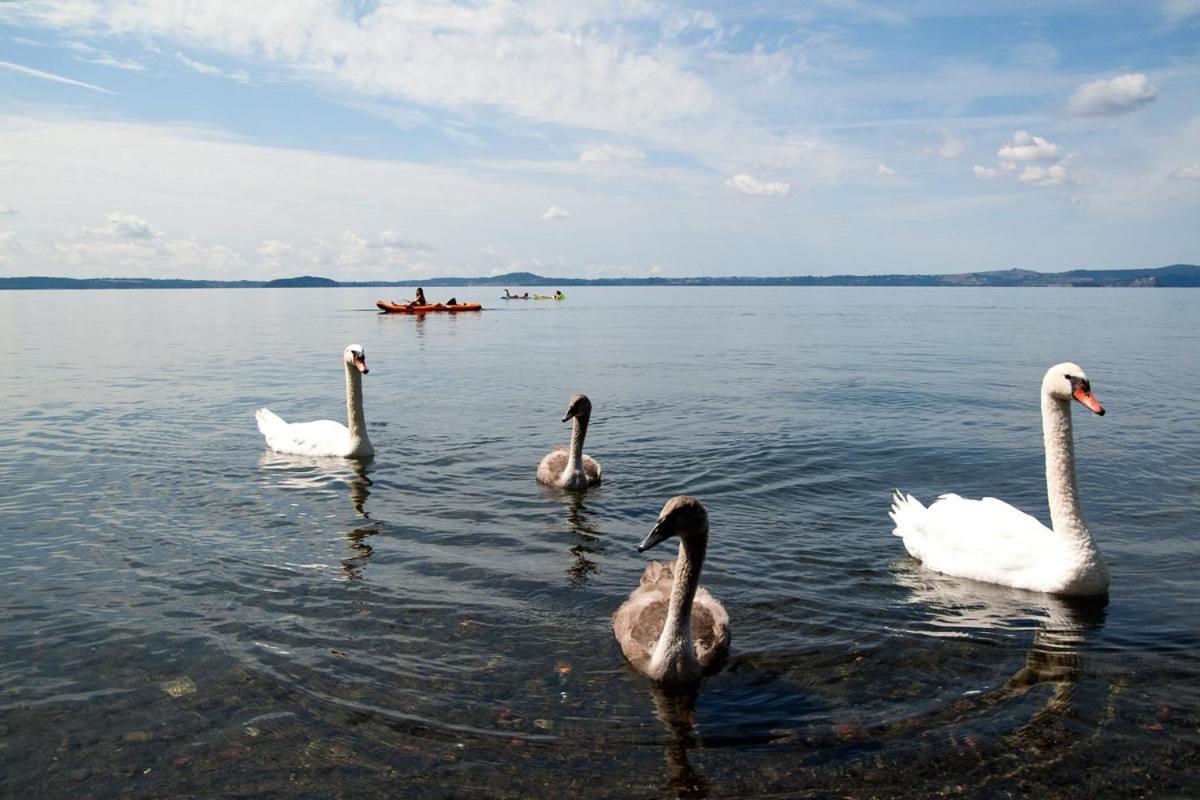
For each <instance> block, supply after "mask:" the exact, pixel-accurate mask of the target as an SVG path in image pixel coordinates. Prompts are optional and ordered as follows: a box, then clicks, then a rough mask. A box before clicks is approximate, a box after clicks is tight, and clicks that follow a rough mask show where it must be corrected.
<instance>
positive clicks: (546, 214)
mask: <svg viewBox="0 0 1200 800" xmlns="http://www.w3.org/2000/svg"><path fill="white" fill-rule="evenodd" d="M569 216H571V212H570V211H566V210H564V209H561V208H559V207H558V206H550V207H549V208H547V209H546V210H545V211H543V212H542V219H566V218H567V217H569Z"/></svg>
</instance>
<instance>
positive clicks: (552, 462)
mask: <svg viewBox="0 0 1200 800" xmlns="http://www.w3.org/2000/svg"><path fill="white" fill-rule="evenodd" d="M566 468H567V449H566V448H565V447H560V448H558V449H557V450H551V451H550V452H549V453H547V454H546V455H545V456H544V457H543V458H542V460H541V462H540V463H539V464H538V468H537V479H538V480H539V481H541V482H542V483H545V484H549V485H553V484H554V483H555V481H557V480H558V479H559V476H561V475H562V473H563V470H564V469H566Z"/></svg>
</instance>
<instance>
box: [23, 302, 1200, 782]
mask: <svg viewBox="0 0 1200 800" xmlns="http://www.w3.org/2000/svg"><path fill="white" fill-rule="evenodd" d="M551 288H552V287H551ZM489 296H490V295H489ZM462 297H463V295H461V294H460V298H462ZM484 299H486V298H484ZM373 300H374V293H373V292H371V291H369V290H368V291H365V292H364V291H361V290H353V291H352V290H330V291H326V290H312V291H299V290H295V291H278V292H276V291H261V292H259V291H241V292H237V291H233V292H224V291H212V292H208V291H204V292H198V291H194V292H91V293H0V408H3V409H4V414H5V415H6V420H7V422H8V429H9V430H10V432H11V435H10V436H9V437H7V438H5V439H3V440H0V481H2V489H3V491H0V532H2V535H3V536H4V543H5V547H4V548H3V549H2V550H0V603H2V610H3V615H2V625H0V712H2V713H0V734H2V736H0V781H2V782H3V783H2V787H3V788H2V789H0V794H2V795H4V796H22V797H112V796H132V797H159V796H239V797H314V796H338V795H349V794H352V793H355V794H367V795H369V796H379V795H385V796H386V795H400V796H407V797H463V796H471V797H474V796H480V797H482V796H487V797H543V796H556V795H560V794H569V795H575V796H586V797H622V798H624V797H656V796H679V797H730V796H755V797H772V796H777V797H797V796H818V797H823V796H856V797H857V796H887V797H891V796H913V797H928V796H933V795H939V794H951V795H962V796H1014V795H1020V796H1038V797H1079V796H1139V795H1148V794H1151V793H1158V794H1161V795H1166V796H1190V795H1192V794H1194V793H1195V785H1194V784H1195V779H1194V776H1195V775H1196V774H1200V763H1198V762H1200V757H1198V755H1197V754H1198V753H1200V689H1198V688H1197V687H1200V664H1198V662H1197V655H1198V654H1200V630H1198V628H1197V624H1196V620H1197V619H1198V618H1200V617H1198V616H1197V615H1198V613H1200V591H1197V590H1198V589H1200V578H1198V577H1197V575H1200V573H1198V572H1197V567H1200V554H1198V551H1197V549H1196V541H1197V539H1196V537H1197V534H1198V533H1200V530H1198V528H1197V520H1198V519H1200V428H1198V427H1197V426H1196V424H1195V420H1196V418H1197V416H1198V415H1200V370H1197V368H1196V365H1195V363H1194V353H1195V352H1196V350H1197V347H1198V346H1200V330H1198V328H1200V326H1197V324H1196V323H1195V320H1196V319H1200V314H1197V313H1196V312H1197V311H1198V310H1200V309H1197V308H1196V306H1197V305H1198V304H1200V294H1197V293H1189V292H1187V291H1182V290H1181V291H1167V290H1164V291H1146V292H1136V291H1129V292H1126V291H1112V292H1087V291H1078V290H1077V291H1056V290H1020V291H1013V292H1008V291H1004V290H980V291H973V290H962V291H946V290H931V291H925V290H911V291H899V292H891V291H874V290H858V291H856V290H840V291H839V290H786V291H780V290H769V291H759V290H744V291H743V290H732V291H731V290H712V291H706V290H690V289H681V290H669V291H667V290H663V291H655V292H637V291H632V290H617V289H614V290H591V291H588V290H577V291H573V292H572V293H571V299H570V300H569V301H568V302H566V303H558V304H548V303H542V304H537V303H529V304H523V305H522V306H521V307H519V308H512V309H494V310H489V311H486V312H484V313H483V314H479V315H472V316H470V317H468V316H460V317H454V318H429V319H420V318H417V319H404V318H399V317H380V316H378V315H376V314H374V313H373V312H372V311H371V310H370V309H371V307H372V301H373ZM64 306H69V307H70V308H71V309H72V312H71V313H69V314H63V313H56V312H59V311H61V310H62V308H63V307H64ZM1095 320H1104V323H1105V324H1104V325H1100V326H1097V325H1094V324H1091V323H1093V322H1094V321H1095ZM1084 322H1087V323H1088V328H1087V329H1089V330H1091V331H1092V332H1093V335H1092V336H1091V337H1090V338H1089V339H1088V340H1086V341H1081V340H1079V338H1078V337H1077V336H1076V335H1075V331H1077V330H1079V329H1081V325H1083V323H1084ZM350 341H359V342H363V343H364V344H365V345H366V346H367V348H368V349H369V351H370V352H371V367H372V369H371V374H370V375H369V376H368V378H367V379H366V380H365V394H366V409H367V418H368V424H369V427H370V431H371V437H372V440H373V442H374V443H375V445H376V448H377V449H378V452H379V455H378V456H377V457H376V458H375V459H374V460H373V461H371V462H368V463H365V464H358V463H354V462H347V461H342V460H337V459H333V460H324V459H297V458H294V457H285V456H279V455H276V454H271V453H267V452H264V449H263V446H262V441H261V438H260V437H259V436H258V433H257V431H256V430H255V428H254V421H253V410H254V408H256V407H257V406H259V405H264V404H265V405H269V406H270V407H272V408H273V409H274V410H276V411H277V412H279V413H280V414H282V415H284V416H285V417H286V418H289V419H297V420H300V419H317V418H322V417H333V418H337V417H338V416H340V415H341V414H342V413H343V409H344V398H343V394H342V392H343V387H342V376H341V373H340V364H339V362H338V358H339V354H340V352H341V348H342V347H344V346H345V344H346V343H348V342H350ZM247 352H250V353H254V358H253V359H246V358H245V357H244V354H245V353H247ZM1063 358H1072V359H1074V360H1077V361H1079V362H1080V363H1081V364H1083V365H1084V366H1086V368H1087V369H1088V372H1089V375H1090V376H1091V377H1092V380H1093V385H1094V387H1095V389H1096V391H1097V394H1098V396H1099V397H1100V398H1101V400H1102V402H1104V404H1105V406H1106V407H1107V408H1108V409H1109V412H1110V413H1109V414H1108V416H1106V417H1105V418H1103V419H1102V420H1101V419H1098V418H1087V419H1080V420H1078V422H1077V425H1076V436H1077V442H1078V451H1079V455H1080V488H1081V494H1082V498H1083V502H1084V507H1085V510H1086V512H1087V515H1088V520H1089V523H1090V524H1091V526H1092V527H1093V529H1094V530H1095V531H1096V535H1097V538H1098V540H1099V543H1100V547H1101V550H1102V551H1103V552H1104V554H1105V556H1106V558H1107V559H1108V561H1109V564H1110V567H1111V569H1112V574H1113V589H1112V594H1111V596H1110V597H1109V598H1108V602H1107V604H1103V603H1101V604H1082V605H1081V604H1070V603H1065V602H1062V601H1058V600H1055V599H1054V598H1050V597H1046V596H1043V595H1037V594H1030V593H1025V592H1016V591H1010V590H1006V589H1000V588H996V587H989V586H986V585H981V584H975V583H971V582H967V581H960V580H955V579H951V578H946V577H944V576H938V575H936V574H933V573H930V572H928V571H927V570H924V569H923V568H922V567H921V566H920V565H919V564H916V563H913V562H911V561H910V560H908V559H906V558H904V557H903V549H902V546H901V544H900V542H899V541H898V540H897V539H895V537H893V536H891V534H890V523H889V521H888V519H887V513H886V512H887V506H888V497H889V495H890V492H891V490H892V489H893V488H896V487H899V488H903V489H905V490H907V491H912V492H914V493H915V494H917V495H918V496H920V497H922V498H925V499H931V498H932V497H933V496H935V495H936V494H937V493H938V492H941V491H948V490H954V491H959V492H961V493H963V494H966V495H976V496H978V495H981V494H992V495H995V496H999V497H1002V498H1004V499H1007V500H1009V501H1010V502H1013V503H1014V504H1015V505H1017V506H1019V507H1021V508H1023V509H1025V510H1027V511H1030V512H1032V513H1034V514H1035V515H1037V516H1039V517H1042V518H1045V517H1046V512H1045V497H1044V491H1045V487H1044V479H1043V476H1042V472H1041V470H1042V465H1041V450H1040V447H1041V434H1040V431H1039V430H1038V419H1039V418H1038V409H1037V397H1036V389H1037V382H1038V380H1039V376H1040V375H1041V373H1042V371H1043V370H1044V369H1045V366H1046V365H1047V364H1049V363H1052V362H1053V361H1057V360H1061V359H1063ZM31 362H32V363H38V364H49V365H53V368H49V369H45V370H42V371H40V372H37V373H35V374H33V375H31V373H30V371H29V369H28V366H27V365H28V364H29V363H31ZM147 365H153V368H147ZM1163 375H1170V376H1172V377H1171V386H1170V391H1163V387H1162V381H1161V376H1163ZM575 391H586V392H587V393H588V394H589V395H590V396H591V398H592V399H593V402H594V403H595V405H596V410H595V413H594V416H593V420H592V425H591V427H590V429H589V433H588V443H587V450H588V452H589V453H590V454H592V455H594V456H595V457H596V458H597V459H598V460H599V461H600V462H601V463H602V464H603V465H604V470H605V483H604V484H603V485H602V486H600V487H598V488H597V489H594V490H592V491H589V492H587V493H585V494H579V493H569V492H559V491H557V490H549V489H546V488H545V487H540V486H538V485H537V484H536V482H535V481H534V477H533V475H534V469H535V467H536V464H537V463H538V460H539V459H540V458H541V456H542V455H544V454H545V453H546V452H548V451H549V450H550V449H551V448H552V447H554V446H556V445H559V444H561V443H562V439H563V437H564V431H563V426H562V424H561V423H560V422H559V420H560V419H561V415H562V406H563V402H564V401H565V400H566V398H567V397H569V396H570V395H571V394H572V393H573V392H575ZM682 492H686V493H691V494H695V495H697V496H700V497H701V498H703V499H704V500H705V502H706V503H707V504H708V506H709V509H710V512H711V517H712V526H713V539H712V545H711V548H710V552H709V558H708V561H707V562H706V564H705V573H704V583H705V584H706V585H707V586H708V587H709V588H710V589H711V590H712V591H713V593H714V594H715V595H716V596H717V597H718V598H720V599H721V600H722V602H723V603H724V604H725V605H726V607H727V608H728V609H729V611H730V614H731V617H732V629H733V652H732V656H731V659H730V661H729V663H728V665H727V667H726V669H725V670H724V671H723V672H722V673H721V674H719V675H716V676H714V677H712V678H710V679H708V680H707V681H706V682H705V683H704V684H703V686H702V688H701V689H700V691H699V692H698V693H696V694H694V695H686V696H683V697H679V696H669V695H664V694H662V693H661V692H659V691H657V690H655V689H654V687H652V686H650V685H648V684H647V683H646V682H645V681H644V680H642V679H641V678H640V677H639V676H638V675H636V674H635V673H634V672H633V671H632V670H631V669H629V668H628V667H627V666H626V665H625V664H624V663H623V661H622V659H621V656H620V651H619V649H618V647H617V645H616V643H615V641H614V640H613V637H612V633H611V630H610V617H611V614H612V612H613V610H614V609H615V608H616V607H617V606H618V605H619V604H620V602H621V601H622V600H623V598H624V597H625V596H626V595H627V594H628V592H629V591H630V590H631V589H632V588H633V587H634V586H635V585H636V583H637V580H638V576H639V575H640V574H641V571H642V569H643V568H644V567H645V564H646V557H645V556H643V555H640V554H638V553H636V552H635V550H634V547H635V545H636V544H637V542H638V541H640V539H641V538H642V536H643V535H644V534H645V532H646V530H648V528H649V526H650V524H651V523H652V521H653V519H654V516H655V514H656V513H657V511H658V510H659V508H661V506H662V504H663V502H664V500H665V499H666V498H668V497H670V496H671V495H674V494H677V493H682Z"/></svg>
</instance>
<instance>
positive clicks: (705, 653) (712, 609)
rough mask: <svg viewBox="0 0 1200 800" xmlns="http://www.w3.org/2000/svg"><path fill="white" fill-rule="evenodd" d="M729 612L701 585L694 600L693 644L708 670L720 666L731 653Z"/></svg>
mask: <svg viewBox="0 0 1200 800" xmlns="http://www.w3.org/2000/svg"><path fill="white" fill-rule="evenodd" d="M729 638H730V637H729V612H727V611H726V610H725V606H723V605H721V603H720V602H719V601H718V600H717V599H716V598H715V597H713V596H712V595H711V594H709V592H708V590H707V589H705V588H704V587H700V589H699V590H697V592H696V598H695V600H694V601H693V602H692V646H693V647H694V648H695V651H696V660H697V661H699V662H700V664H701V665H703V666H704V668H705V669H706V670H708V669H713V668H715V667H719V666H720V665H721V662H722V661H724V659H725V656H727V655H728V654H729Z"/></svg>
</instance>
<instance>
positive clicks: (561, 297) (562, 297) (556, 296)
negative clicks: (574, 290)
mask: <svg viewBox="0 0 1200 800" xmlns="http://www.w3.org/2000/svg"><path fill="white" fill-rule="evenodd" d="M554 299H555V300H566V299H567V296H566V295H565V294H563V293H562V292H560V291H559V290H558V289H555V290H554Z"/></svg>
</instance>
